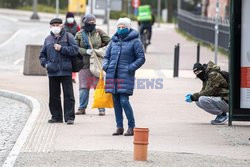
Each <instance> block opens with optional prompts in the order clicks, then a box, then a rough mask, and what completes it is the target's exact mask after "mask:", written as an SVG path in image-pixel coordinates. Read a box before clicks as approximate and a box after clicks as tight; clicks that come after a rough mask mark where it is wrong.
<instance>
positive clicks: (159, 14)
mask: <svg viewBox="0 0 250 167" xmlns="http://www.w3.org/2000/svg"><path fill="white" fill-rule="evenodd" d="M157 10H158V27H160V21H161V0H158V9H157Z"/></svg>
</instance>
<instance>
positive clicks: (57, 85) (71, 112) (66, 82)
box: [49, 76, 75, 122]
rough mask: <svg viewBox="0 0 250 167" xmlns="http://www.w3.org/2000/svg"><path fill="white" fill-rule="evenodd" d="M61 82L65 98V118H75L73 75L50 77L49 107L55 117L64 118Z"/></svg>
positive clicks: (57, 118) (66, 119)
mask: <svg viewBox="0 0 250 167" xmlns="http://www.w3.org/2000/svg"><path fill="white" fill-rule="evenodd" d="M61 84H62V88H63V99H64V102H63V103H64V120H65V122H67V121H68V120H74V119H75V98H74V92H73V84H72V77H71V76H58V77H49V109H50V113H51V115H52V118H53V119H56V120H63V115H62V105H61Z"/></svg>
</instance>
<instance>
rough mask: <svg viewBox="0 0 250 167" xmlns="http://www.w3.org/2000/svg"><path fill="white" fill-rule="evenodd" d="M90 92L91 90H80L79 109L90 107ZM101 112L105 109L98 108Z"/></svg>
mask: <svg viewBox="0 0 250 167" xmlns="http://www.w3.org/2000/svg"><path fill="white" fill-rule="evenodd" d="M89 90H90V89H86V88H83V89H80V90H79V100H80V101H79V104H80V106H79V109H86V108H87V107H88V103H89ZM98 109H99V111H105V108H98Z"/></svg>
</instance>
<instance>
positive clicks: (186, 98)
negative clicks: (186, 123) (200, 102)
mask: <svg viewBox="0 0 250 167" xmlns="http://www.w3.org/2000/svg"><path fill="white" fill-rule="evenodd" d="M191 96H192V94H187V95H186V96H185V101H186V102H189V103H191V102H192V99H191Z"/></svg>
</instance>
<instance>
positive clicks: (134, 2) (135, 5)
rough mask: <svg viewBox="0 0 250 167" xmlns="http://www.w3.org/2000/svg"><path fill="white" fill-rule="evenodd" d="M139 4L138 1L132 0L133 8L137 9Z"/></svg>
mask: <svg viewBox="0 0 250 167" xmlns="http://www.w3.org/2000/svg"><path fill="white" fill-rule="evenodd" d="M140 4H141V1H140V0H132V6H133V8H138V7H139V6H140Z"/></svg>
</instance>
